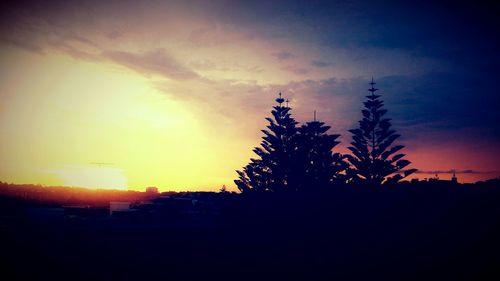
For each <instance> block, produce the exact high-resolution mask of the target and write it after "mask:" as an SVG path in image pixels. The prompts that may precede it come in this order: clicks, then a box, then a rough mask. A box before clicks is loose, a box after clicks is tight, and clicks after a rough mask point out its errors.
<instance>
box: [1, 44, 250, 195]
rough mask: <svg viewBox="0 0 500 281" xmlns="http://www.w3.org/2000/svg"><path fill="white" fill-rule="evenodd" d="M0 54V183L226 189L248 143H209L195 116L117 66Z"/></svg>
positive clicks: (56, 56) (10, 52) (202, 124)
mask: <svg viewBox="0 0 500 281" xmlns="http://www.w3.org/2000/svg"><path fill="white" fill-rule="evenodd" d="M1 53H2V56H1V64H2V66H4V67H2V75H1V78H0V82H1V84H2V90H3V92H4V93H6V94H4V99H3V101H2V103H1V111H0V116H1V118H0V130H1V133H2V135H3V136H5V137H3V138H2V139H3V140H2V142H1V146H0V154H1V155H2V161H1V162H0V167H1V169H0V178H1V179H2V180H3V181H12V182H25V183H42V184H46V185H58V184H63V185H73V186H88V187H108V188H127V187H128V188H132V189H139V190H143V189H144V188H145V187H146V186H158V187H160V188H161V189H163V190H187V189H201V190H210V189H217V188H220V186H222V185H223V184H225V185H228V186H231V185H232V179H233V178H234V174H235V173H234V170H235V169H237V168H238V167H240V166H242V165H243V164H244V163H245V161H246V159H248V156H249V153H248V151H249V150H250V148H251V147H252V145H254V144H252V143H249V142H248V141H242V140H238V137H237V136H234V137H232V138H230V139H219V138H218V137H217V136H216V135H214V134H213V133H214V132H212V131H211V126H207V122H206V120H204V118H203V116H200V115H195V114H194V113H193V112H196V111H198V112H199V111H200V110H195V109H194V108H193V110H190V108H189V103H184V102H182V101H178V100H173V99H171V98H169V96H168V94H165V93H163V92H159V91H158V90H157V89H156V88H155V87H153V84H152V83H151V81H152V80H154V79H153V78H145V77H143V76H141V75H137V74H136V73H134V72H132V71H130V70H128V69H126V68H123V67H120V66H116V65H113V64H108V63H99V64H97V63H94V62H85V61H81V60H75V59H73V58H70V57H68V56H64V55H61V54H57V53H49V54H45V55H39V54H33V53H28V52H24V51H21V50H18V49H11V48H10V49H5V48H4V49H2V52H1ZM193 106H195V104H194V103H193ZM222 137H224V138H226V137H228V136H227V135H226V134H223V135H222ZM245 158H246V159H245ZM95 162H104V163H112V165H101V166H99V165H95V164H92V163H95Z"/></svg>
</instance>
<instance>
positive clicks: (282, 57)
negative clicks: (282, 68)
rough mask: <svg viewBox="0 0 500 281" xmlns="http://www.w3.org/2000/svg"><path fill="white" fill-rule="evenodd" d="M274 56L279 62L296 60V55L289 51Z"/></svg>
mask: <svg viewBox="0 0 500 281" xmlns="http://www.w3.org/2000/svg"><path fill="white" fill-rule="evenodd" d="M272 55H273V57H276V58H277V59H278V60H289V59H292V58H295V55H294V54H292V53H290V52H287V51H281V52H277V53H273V54H272Z"/></svg>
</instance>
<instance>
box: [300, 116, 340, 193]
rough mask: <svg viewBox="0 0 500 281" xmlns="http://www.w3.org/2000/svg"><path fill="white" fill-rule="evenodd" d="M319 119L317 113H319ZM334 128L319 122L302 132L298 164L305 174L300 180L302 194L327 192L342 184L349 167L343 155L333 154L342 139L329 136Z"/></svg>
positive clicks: (308, 126) (333, 135)
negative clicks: (337, 183) (344, 173)
mask: <svg viewBox="0 0 500 281" xmlns="http://www.w3.org/2000/svg"><path fill="white" fill-rule="evenodd" d="M315 115H316V113H315ZM329 129H330V126H327V125H325V123H323V122H320V121H316V116H315V118H314V121H312V122H307V123H306V124H304V125H302V126H301V127H300V128H299V136H298V154H299V157H300V158H301V159H299V161H298V163H299V164H302V165H304V167H301V168H302V169H301V170H302V171H303V173H302V175H301V178H300V180H299V189H300V190H317V189H320V188H326V187H329V186H331V185H332V184H334V183H335V182H342V181H343V180H344V179H343V177H344V175H342V174H340V172H341V171H344V170H345V169H346V168H347V166H348V164H347V163H346V162H345V161H344V160H343V156H342V155H341V154H340V153H333V152H332V150H333V148H334V147H335V146H336V145H337V144H339V143H340V142H339V141H337V138H338V137H340V135H336V134H332V135H330V134H328V133H327V131H328V130H329Z"/></svg>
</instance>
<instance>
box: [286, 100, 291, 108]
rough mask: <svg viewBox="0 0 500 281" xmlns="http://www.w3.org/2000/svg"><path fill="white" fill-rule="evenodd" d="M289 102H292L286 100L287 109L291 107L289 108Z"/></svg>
mask: <svg viewBox="0 0 500 281" xmlns="http://www.w3.org/2000/svg"><path fill="white" fill-rule="evenodd" d="M289 102H290V101H289V100H288V99H286V107H289V106H288V103H289Z"/></svg>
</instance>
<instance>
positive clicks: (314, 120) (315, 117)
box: [314, 110, 316, 122]
mask: <svg viewBox="0 0 500 281" xmlns="http://www.w3.org/2000/svg"><path fill="white" fill-rule="evenodd" d="M314 122H316V110H315V111H314Z"/></svg>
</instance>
